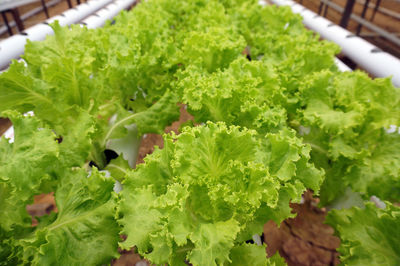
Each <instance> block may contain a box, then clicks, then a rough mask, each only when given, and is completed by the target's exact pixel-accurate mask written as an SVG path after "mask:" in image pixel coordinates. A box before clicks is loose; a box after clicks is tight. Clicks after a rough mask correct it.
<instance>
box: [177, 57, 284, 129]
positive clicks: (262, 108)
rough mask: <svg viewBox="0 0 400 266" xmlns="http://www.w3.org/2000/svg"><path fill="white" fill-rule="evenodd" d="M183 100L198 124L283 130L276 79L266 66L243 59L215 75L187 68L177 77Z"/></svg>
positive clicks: (281, 99) (278, 87) (279, 89)
mask: <svg viewBox="0 0 400 266" xmlns="http://www.w3.org/2000/svg"><path fill="white" fill-rule="evenodd" d="M177 76H178V78H179V83H178V86H179V88H180V90H182V100H183V102H184V103H186V104H188V108H189V112H191V113H192V114H194V116H195V119H196V120H197V121H199V122H206V121H208V120H210V121H214V122H218V121H223V122H225V123H227V124H229V125H239V126H244V127H247V128H251V129H256V130H257V131H259V132H262V133H266V132H269V131H271V130H277V129H280V128H283V127H285V126H286V112H285V110H284V109H283V108H282V107H281V106H280V105H279V103H281V102H284V101H285V100H284V95H283V92H282V88H281V87H280V86H279V81H278V79H277V75H276V73H275V72H274V70H273V69H272V68H270V67H269V66H268V65H267V64H264V63H262V62H259V61H248V60H247V59H246V58H245V57H244V56H242V57H240V58H238V59H236V60H235V61H233V62H232V63H231V64H230V65H229V67H228V68H226V69H224V70H218V71H216V72H214V73H211V74H209V73H207V72H204V71H203V72H202V71H200V70H199V69H198V68H196V67H188V68H187V69H186V70H185V71H183V72H181V73H179V74H178V75H177Z"/></svg>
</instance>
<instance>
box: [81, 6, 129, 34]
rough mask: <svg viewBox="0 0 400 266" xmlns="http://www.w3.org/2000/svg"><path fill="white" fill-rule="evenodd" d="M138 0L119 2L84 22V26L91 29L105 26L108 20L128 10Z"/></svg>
mask: <svg viewBox="0 0 400 266" xmlns="http://www.w3.org/2000/svg"><path fill="white" fill-rule="evenodd" d="M135 1H136V0H117V1H115V2H113V3H111V4H109V5H107V6H106V7H105V8H103V9H101V10H99V11H98V12H96V14H95V15H92V16H90V17H88V18H86V19H85V20H83V21H82V24H84V25H86V26H87V27H88V28H89V29H94V28H98V27H101V26H103V25H104V23H105V22H106V21H107V20H110V19H112V18H113V17H115V16H116V15H117V14H118V13H119V12H120V11H121V10H123V9H126V8H128V7H129V6H130V5H132V4H134V3H135Z"/></svg>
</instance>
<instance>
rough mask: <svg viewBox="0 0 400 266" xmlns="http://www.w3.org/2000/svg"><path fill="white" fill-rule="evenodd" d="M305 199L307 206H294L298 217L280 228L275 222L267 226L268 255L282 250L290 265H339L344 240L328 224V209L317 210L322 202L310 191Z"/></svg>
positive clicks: (265, 235)
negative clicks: (340, 246) (339, 248)
mask: <svg viewBox="0 0 400 266" xmlns="http://www.w3.org/2000/svg"><path fill="white" fill-rule="evenodd" d="M303 198H304V200H305V202H304V203H303V204H292V205H291V207H292V208H293V211H294V212H295V213H297V216H296V218H294V219H287V220H285V221H283V222H282V223H281V225H280V227H279V228H278V227H277V225H276V224H275V222H273V221H269V222H267V223H266V224H265V225H264V242H265V243H266V244H267V253H268V255H269V256H272V255H273V254H275V253H276V252H277V251H278V252H279V254H280V255H281V256H282V257H283V258H285V260H286V262H287V263H288V265H289V266H292V265H293V266H294V265H296V266H309V265H310V266H311V265H316V266H317V265H321V266H322V265H338V264H339V259H338V255H339V253H338V252H337V251H336V249H337V248H338V247H339V245H340V240H339V238H338V237H336V236H334V235H333V233H334V230H333V228H332V227H330V226H329V225H326V224H324V220H325V216H326V214H327V213H326V210H325V209H320V208H317V207H315V205H316V204H317V202H318V200H317V199H314V198H312V194H311V193H310V192H307V193H305V194H304V196H303Z"/></svg>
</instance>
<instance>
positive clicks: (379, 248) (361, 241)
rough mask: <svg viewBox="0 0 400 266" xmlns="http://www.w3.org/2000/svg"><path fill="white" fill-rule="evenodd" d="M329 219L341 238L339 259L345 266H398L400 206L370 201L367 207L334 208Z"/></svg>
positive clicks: (399, 257) (327, 220)
mask: <svg viewBox="0 0 400 266" xmlns="http://www.w3.org/2000/svg"><path fill="white" fill-rule="evenodd" d="M326 222H327V223H328V224H329V225H331V226H332V227H333V228H335V231H336V232H337V234H338V235H339V237H340V239H341V245H340V247H339V252H340V254H341V256H340V260H341V262H342V263H343V264H345V265H371V264H372V265H398V264H399V263H400V255H399V254H400V240H399V232H400V208H399V207H396V206H394V205H392V204H391V203H389V202H386V208H385V209H379V208H377V207H376V206H375V205H374V204H373V203H371V202H369V203H367V204H366V205H365V209H360V208H357V207H353V208H351V209H347V210H332V211H330V212H329V213H328V216H327V218H326Z"/></svg>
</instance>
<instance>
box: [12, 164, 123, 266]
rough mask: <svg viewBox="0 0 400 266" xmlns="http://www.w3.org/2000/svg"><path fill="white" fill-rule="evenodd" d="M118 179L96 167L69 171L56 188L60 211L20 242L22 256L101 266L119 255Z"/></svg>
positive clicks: (30, 259) (32, 260)
mask: <svg viewBox="0 0 400 266" xmlns="http://www.w3.org/2000/svg"><path fill="white" fill-rule="evenodd" d="M113 186H114V181H113V180H112V179H111V178H108V179H107V178H105V177H103V176H102V175H101V174H100V173H99V172H98V171H97V170H96V169H93V171H92V172H91V175H90V177H87V172H86V171H85V170H83V169H79V170H75V171H68V172H66V173H65V176H64V178H63V179H62V180H61V182H60V183H59V185H58V187H57V189H56V191H55V200H56V204H57V209H58V213H57V214H53V215H52V216H51V217H49V218H50V219H41V221H40V223H39V225H38V228H37V229H36V231H35V232H33V233H32V234H31V235H30V236H28V237H26V238H24V239H21V240H19V241H18V245H19V247H21V248H22V249H21V252H22V253H21V254H19V255H20V257H21V258H23V260H24V262H25V263H31V264H33V265H54V264H63V265H82V264H85V265H99V264H103V263H109V262H110V260H111V259H112V258H115V257H118V256H119V254H118V251H117V243H118V241H119V235H118V232H119V228H118V225H117V223H116V220H115V219H114V215H115V207H116V201H115V198H114V195H113V193H112V191H113Z"/></svg>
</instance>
